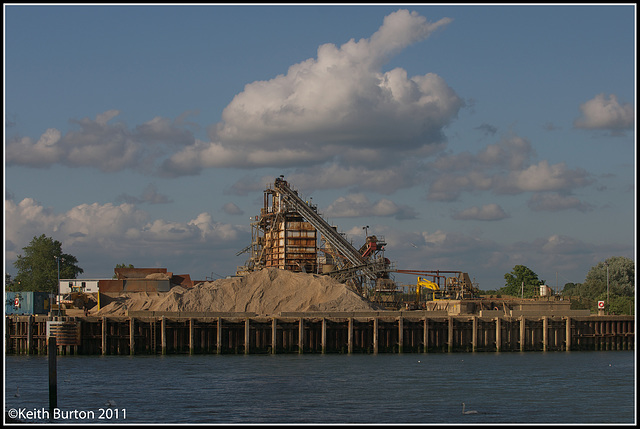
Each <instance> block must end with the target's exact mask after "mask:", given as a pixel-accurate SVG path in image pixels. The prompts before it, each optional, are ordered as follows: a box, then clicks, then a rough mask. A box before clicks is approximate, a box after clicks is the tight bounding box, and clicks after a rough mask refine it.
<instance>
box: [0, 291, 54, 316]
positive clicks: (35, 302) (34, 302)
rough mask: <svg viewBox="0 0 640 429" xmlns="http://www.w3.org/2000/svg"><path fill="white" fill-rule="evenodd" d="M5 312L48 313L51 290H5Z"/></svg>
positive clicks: (9, 313)
mask: <svg viewBox="0 0 640 429" xmlns="http://www.w3.org/2000/svg"><path fill="white" fill-rule="evenodd" d="M4 295H5V296H4V298H5V299H4V308H5V314H8V315H11V314H16V315H20V314H47V313H49V309H50V305H49V303H50V301H51V296H53V295H50V294H49V292H33V291H22V292H5V293H4Z"/></svg>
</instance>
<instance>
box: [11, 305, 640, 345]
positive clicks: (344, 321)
mask: <svg viewBox="0 0 640 429" xmlns="http://www.w3.org/2000/svg"><path fill="white" fill-rule="evenodd" d="M576 314H582V313H576ZM634 329H635V319H634V317H633V316H614V315H597V316H596V315H591V316H584V315H565V316H557V315H554V316H547V315H531V314H520V315H518V316H515V317H514V316H512V315H506V314H503V315H498V316H494V315H493V314H489V315H454V316H452V315H449V314H447V313H446V312H437V311H379V312H378V311H368V312H304V313H284V312H283V313H279V314H278V315H271V316H259V315H256V314H255V313H217V312H216V313H213V312H211V313H208V312H207V313H177V312H166V313H159V312H151V311H138V312H133V311H132V312H129V314H128V316H120V317H111V316H109V317H95V316H87V317H66V316H60V317H51V316H40V315H30V316H18V315H7V316H5V353H6V354H46V350H47V337H48V335H54V336H56V339H57V343H58V353H59V354H82V355H135V354H180V353H183V354H196V353H198V354H202V353H210V354H222V353H230V354H254V353H262V354H269V353H432V352H445V353H447V352H483V351H484V352H496V351H498V352H506V351H571V350H634V348H635V331H634Z"/></svg>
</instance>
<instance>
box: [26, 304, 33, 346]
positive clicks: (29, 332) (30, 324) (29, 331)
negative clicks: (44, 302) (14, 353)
mask: <svg viewBox="0 0 640 429" xmlns="http://www.w3.org/2000/svg"><path fill="white" fill-rule="evenodd" d="M32 350H33V314H30V315H29V316H28V317H27V354H28V355H30V354H31V351H32Z"/></svg>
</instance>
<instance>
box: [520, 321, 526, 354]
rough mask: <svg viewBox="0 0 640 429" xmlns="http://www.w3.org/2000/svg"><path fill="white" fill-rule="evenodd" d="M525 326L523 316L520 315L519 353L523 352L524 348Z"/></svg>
mask: <svg viewBox="0 0 640 429" xmlns="http://www.w3.org/2000/svg"><path fill="white" fill-rule="evenodd" d="M526 332H527V331H526V324H525V320H524V315H520V351H521V352H523V351H524V350H525V347H526V343H527V338H526V336H525V334H526Z"/></svg>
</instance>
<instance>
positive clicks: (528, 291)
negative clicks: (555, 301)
mask: <svg viewBox="0 0 640 429" xmlns="http://www.w3.org/2000/svg"><path fill="white" fill-rule="evenodd" d="M504 280H505V286H504V287H503V288H501V289H500V290H499V292H500V293H501V294H503V295H511V296H522V288H523V286H522V284H523V283H524V297H525V298H533V297H534V296H536V295H538V294H539V291H540V285H541V284H544V281H542V280H539V279H538V275H537V274H536V273H534V272H533V271H532V270H531V269H529V268H527V267H525V266H524V265H516V266H515V267H513V270H512V271H511V272H510V273H507V274H505V275H504Z"/></svg>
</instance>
